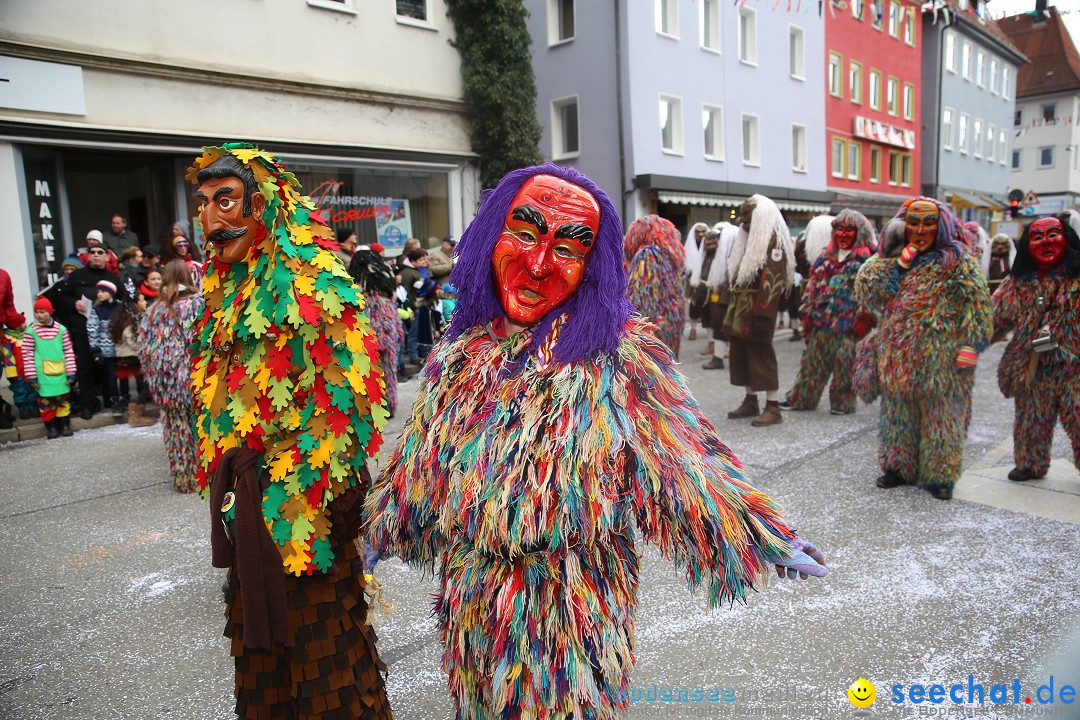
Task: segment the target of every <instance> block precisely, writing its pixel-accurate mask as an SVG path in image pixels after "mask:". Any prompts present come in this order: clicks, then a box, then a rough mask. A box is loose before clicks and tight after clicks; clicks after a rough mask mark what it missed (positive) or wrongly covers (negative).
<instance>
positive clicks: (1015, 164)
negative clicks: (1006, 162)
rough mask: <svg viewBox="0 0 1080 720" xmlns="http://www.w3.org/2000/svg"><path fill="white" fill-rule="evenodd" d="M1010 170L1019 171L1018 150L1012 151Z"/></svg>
mask: <svg viewBox="0 0 1080 720" xmlns="http://www.w3.org/2000/svg"><path fill="white" fill-rule="evenodd" d="M1012 169H1013V170H1019V169H1020V151H1019V150H1013V151H1012Z"/></svg>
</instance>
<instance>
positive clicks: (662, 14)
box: [656, 0, 679, 38]
mask: <svg viewBox="0 0 1080 720" xmlns="http://www.w3.org/2000/svg"><path fill="white" fill-rule="evenodd" d="M656 32H658V33H660V34H661V35H668V36H670V37H676V38H677V37H679V0H656Z"/></svg>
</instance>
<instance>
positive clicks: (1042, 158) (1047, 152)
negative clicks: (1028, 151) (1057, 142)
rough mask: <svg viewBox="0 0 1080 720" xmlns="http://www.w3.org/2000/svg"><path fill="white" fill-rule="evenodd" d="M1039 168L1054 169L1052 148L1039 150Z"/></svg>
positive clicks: (1049, 146) (1051, 146) (1047, 147)
mask: <svg viewBox="0 0 1080 720" xmlns="http://www.w3.org/2000/svg"><path fill="white" fill-rule="evenodd" d="M1039 167H1040V168H1052V167H1054V146H1053V145H1047V146H1045V147H1041V148H1039Z"/></svg>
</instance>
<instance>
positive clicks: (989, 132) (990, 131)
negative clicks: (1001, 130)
mask: <svg viewBox="0 0 1080 720" xmlns="http://www.w3.org/2000/svg"><path fill="white" fill-rule="evenodd" d="M994 130H995V128H994V126H993V125H991V126H989V127H988V128H986V159H987V160H988V161H990V162H994V140H995V138H994Z"/></svg>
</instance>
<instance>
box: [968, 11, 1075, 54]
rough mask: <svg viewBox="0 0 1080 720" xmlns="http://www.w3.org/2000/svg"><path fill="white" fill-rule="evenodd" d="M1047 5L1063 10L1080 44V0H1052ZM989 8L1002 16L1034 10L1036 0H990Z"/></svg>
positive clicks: (1062, 15) (1073, 37)
mask: <svg viewBox="0 0 1080 720" xmlns="http://www.w3.org/2000/svg"><path fill="white" fill-rule="evenodd" d="M1047 5H1053V6H1054V7H1056V8H1057V9H1058V11H1059V12H1061V19H1062V20H1064V21H1065V27H1067V28H1069V34H1070V35H1072V40H1073V44H1074V45H1077V46H1080V0H1050V1H1049V2H1048V3H1047ZM989 8H990V11H991V12H992V13H993V14H994V17H995V18H1000V17H1001V14H1002V13H1005V15H1006V17H1007V16H1009V15H1016V14H1017V13H1022V12H1028V11H1030V10H1034V9H1035V0H990V3H989Z"/></svg>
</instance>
